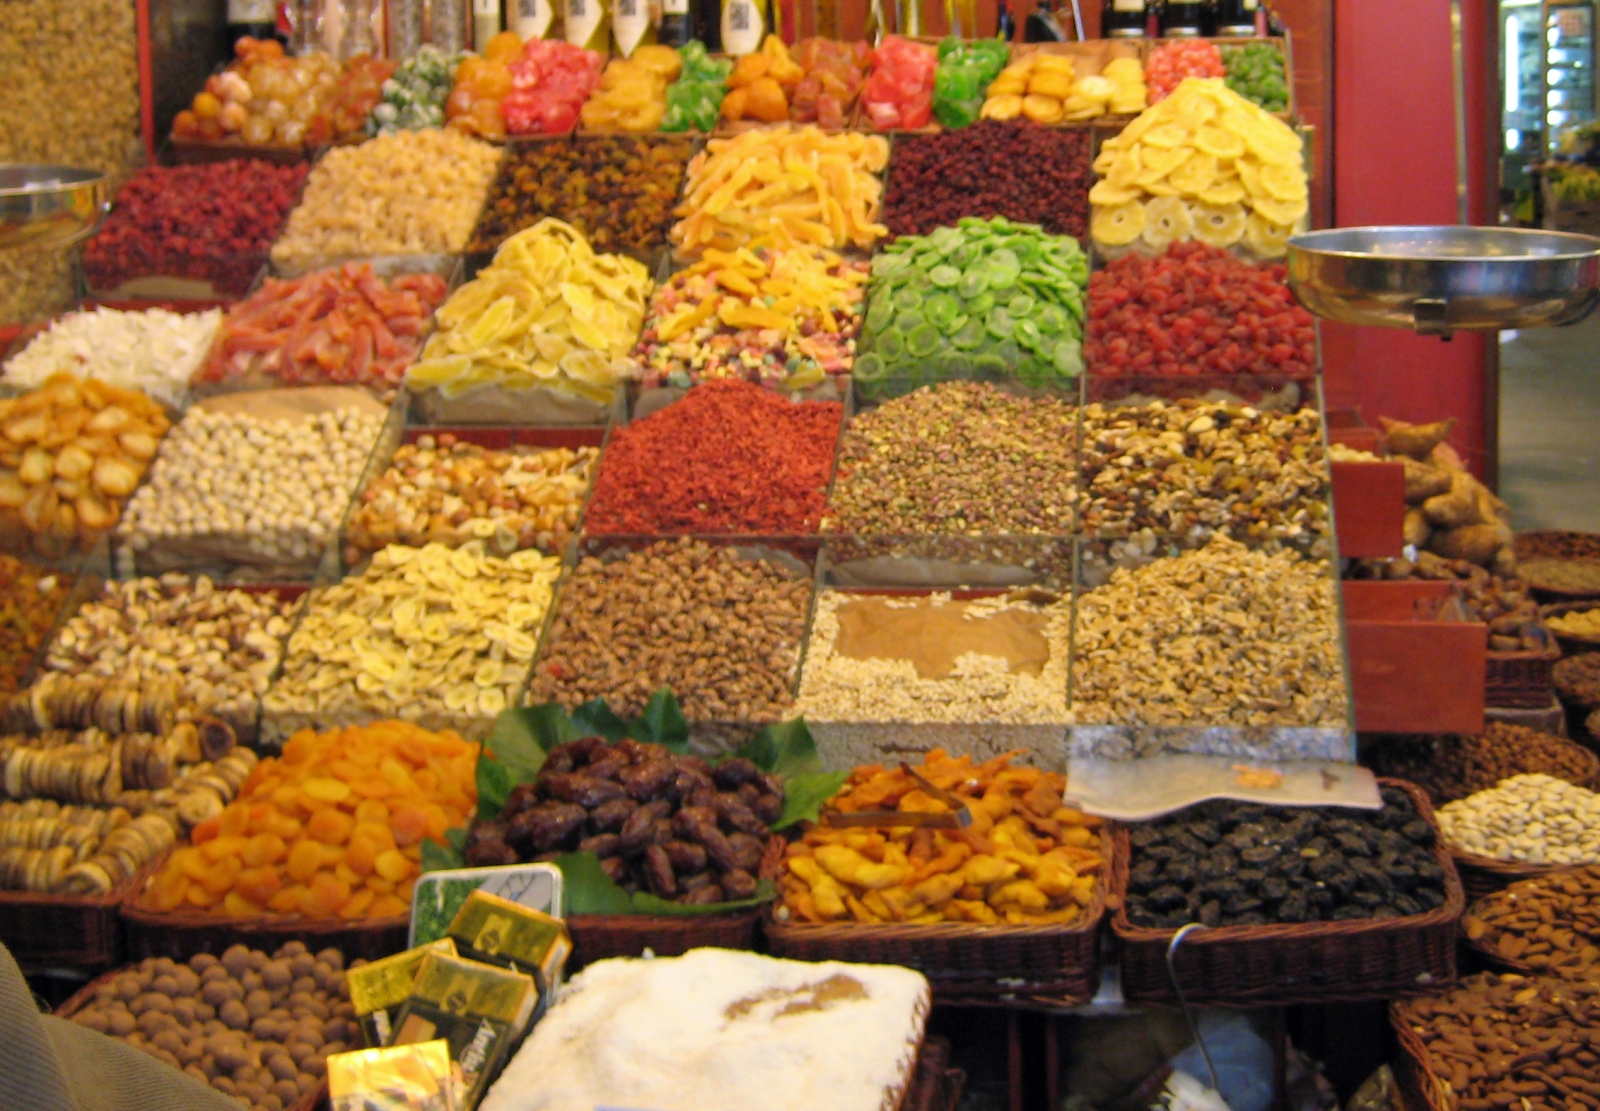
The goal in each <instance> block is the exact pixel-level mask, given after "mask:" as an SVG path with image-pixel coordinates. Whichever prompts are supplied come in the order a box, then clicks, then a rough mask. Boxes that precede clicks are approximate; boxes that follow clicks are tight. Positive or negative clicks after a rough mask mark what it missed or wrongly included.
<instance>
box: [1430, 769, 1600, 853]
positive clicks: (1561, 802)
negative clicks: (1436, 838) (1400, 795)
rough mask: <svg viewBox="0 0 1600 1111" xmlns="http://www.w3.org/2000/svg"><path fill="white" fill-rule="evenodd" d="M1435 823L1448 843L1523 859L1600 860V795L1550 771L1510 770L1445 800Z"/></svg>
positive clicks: (1458, 846)
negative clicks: (1526, 772) (1484, 786)
mask: <svg viewBox="0 0 1600 1111" xmlns="http://www.w3.org/2000/svg"><path fill="white" fill-rule="evenodd" d="M1438 816H1439V829H1440V831H1442V832H1443V833H1444V836H1445V840H1447V841H1449V842H1450V844H1451V846H1452V847H1454V848H1457V849H1460V850H1462V851H1464V852H1469V853H1474V854H1476V855H1478V856H1487V857H1490V858H1491V859H1494V860H1515V861H1521V862H1523V863H1526V864H1600V795H1597V794H1595V793H1594V792H1593V791H1590V790H1587V789H1585V788H1583V787H1575V786H1573V785H1572V784H1570V783H1567V782H1565V781H1564V780H1560V779H1555V778H1553V777H1551V776H1548V775H1538V774H1530V775H1514V776H1512V777H1511V778H1510V779H1507V780H1503V781H1502V782H1501V783H1500V784H1499V785H1498V786H1496V787H1493V788H1491V789H1489V790H1487V791H1479V792H1478V793H1477V794H1474V795H1468V796H1467V797H1466V798H1464V799H1458V800H1457V801H1455V802H1452V803H1447V804H1446V805H1444V806H1441V807H1440V808H1439V811H1438Z"/></svg>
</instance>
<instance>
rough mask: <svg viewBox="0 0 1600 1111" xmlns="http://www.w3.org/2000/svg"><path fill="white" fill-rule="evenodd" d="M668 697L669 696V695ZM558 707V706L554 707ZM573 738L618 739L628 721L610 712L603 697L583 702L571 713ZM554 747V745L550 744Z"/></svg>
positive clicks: (624, 731) (624, 734) (623, 733)
mask: <svg viewBox="0 0 1600 1111" xmlns="http://www.w3.org/2000/svg"><path fill="white" fill-rule="evenodd" d="M668 697H671V696H670V695H669V696H668ZM556 708H557V709H560V707H556ZM572 727H573V728H572V731H573V736H572V737H569V738H567V739H568V740H573V739H575V738H577V737H590V736H599V737H604V738H605V739H606V740H608V741H620V740H622V738H624V737H626V736H627V735H628V723H627V722H625V721H623V720H622V719H621V718H619V717H618V716H617V715H616V714H614V713H612V712H611V707H610V706H607V705H606V701H605V699H603V698H596V699H595V700H594V701H592V702H585V703H584V704H583V705H582V706H579V707H578V708H577V709H576V710H574V711H573V713H572ZM551 747H552V748H553V747H555V746H554V745H552V746H551Z"/></svg>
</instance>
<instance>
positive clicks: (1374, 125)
mask: <svg viewBox="0 0 1600 1111" xmlns="http://www.w3.org/2000/svg"><path fill="white" fill-rule="evenodd" d="M1487 3H1488V0H1463V4H1462V7H1463V19H1462V29H1463V32H1464V44H1463V58H1464V61H1465V63H1466V74H1467V84H1466V107H1467V155H1468V166H1469V171H1470V173H1469V183H1468V199H1469V218H1470V220H1471V222H1473V223H1475V224H1481V223H1485V222H1489V221H1491V220H1493V219H1494V218H1495V217H1494V214H1492V213H1488V212H1486V211H1485V207H1486V206H1485V204H1484V198H1485V196H1486V189H1485V184H1484V182H1485V174H1486V173H1487V172H1488V170H1489V166H1488V165H1487V162H1488V159H1487V157H1486V154H1485V149H1484V148H1485V143H1484V140H1483V137H1484V132H1485V127H1486V123H1485V112H1486V110H1487V108H1488V92H1487V89H1488V88H1490V87H1493V86H1492V85H1491V84H1487V83H1486V81H1487V82H1494V83H1497V82H1498V78H1497V77H1496V76H1495V75H1494V74H1492V73H1488V72H1486V70H1487V65H1486V59H1487V55H1488V51H1487V44H1486V35H1487V27H1488V15H1487V8H1486V4H1487ZM1334 36H1335V38H1334V78H1333V95H1334V112H1333V123H1334V142H1333V160H1332V163H1333V182H1334V219H1335V223H1336V224H1338V225H1339V226H1342V227H1350V226H1355V225H1360V224H1453V223H1455V222H1456V150H1455V110H1454V93H1453V84H1452V81H1453V79H1452V70H1451V57H1450V4H1449V2H1448V0H1385V2H1384V3H1381V4H1380V3H1373V2H1372V0H1336V2H1335V8H1334ZM1493 342H1494V336H1493V334H1492V333H1487V334H1484V333H1479V334H1466V335H1458V336H1457V337H1456V338H1455V339H1453V340H1451V341H1450V342H1448V343H1446V342H1443V341H1441V340H1438V339H1425V338H1423V337H1421V336H1417V335H1413V334H1411V333H1409V332H1403V331H1400V330H1398V329H1390V328H1353V327H1348V326H1344V325H1333V324H1324V326H1323V358H1324V368H1325V371H1326V383H1327V391H1328V403H1329V405H1330V407H1333V408H1346V407H1351V406H1354V407H1356V408H1358V409H1360V410H1361V412H1362V413H1363V415H1364V416H1365V417H1366V418H1367V420H1368V421H1371V422H1374V423H1375V422H1376V419H1377V417H1378V416H1379V415H1380V414H1381V415H1383V416H1391V417H1397V418H1400V419H1403V420H1420V421H1429V420H1436V419H1439V418H1442V417H1454V418H1455V420H1456V429H1455V432H1454V434H1453V435H1452V436H1451V441H1452V443H1454V444H1455V445H1457V447H1458V448H1459V449H1460V450H1461V451H1462V454H1463V455H1464V456H1465V458H1466V460H1467V462H1468V464H1469V466H1471V467H1473V469H1474V470H1477V471H1478V472H1479V473H1480V474H1481V473H1482V465H1483V460H1484V445H1485V421H1486V414H1487V411H1488V410H1487V406H1486V404H1485V382H1486V366H1487V364H1486V358H1487V355H1488V344H1491V343H1493Z"/></svg>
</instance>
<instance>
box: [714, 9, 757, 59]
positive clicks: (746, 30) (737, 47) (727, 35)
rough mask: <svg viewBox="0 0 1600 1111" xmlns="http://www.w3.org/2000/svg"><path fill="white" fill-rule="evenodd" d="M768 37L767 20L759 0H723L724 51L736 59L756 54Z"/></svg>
mask: <svg viewBox="0 0 1600 1111" xmlns="http://www.w3.org/2000/svg"><path fill="white" fill-rule="evenodd" d="M765 37H766V20H765V19H763V18H762V15H761V5H760V3H758V0H723V2H722V49H723V50H724V51H725V52H727V53H729V54H732V55H733V56H734V57H735V58H737V57H739V56H740V55H741V54H754V53H755V52H756V51H757V50H760V49H761V40H762V39H763V38H765Z"/></svg>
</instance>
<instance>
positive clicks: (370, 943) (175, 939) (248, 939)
mask: <svg viewBox="0 0 1600 1111" xmlns="http://www.w3.org/2000/svg"><path fill="white" fill-rule="evenodd" d="M147 878H148V874H147V875H146V877H141V878H140V879H139V880H138V881H137V882H136V883H135V885H134V887H133V890H134V891H135V892H137V894H133V895H131V896H130V897H128V898H126V899H124V901H123V903H122V910H121V915H122V921H123V929H124V930H125V932H126V934H127V953H128V956H129V957H130V958H131V959H135V960H140V959H143V958H145V957H171V958H172V959H173V960H184V961H186V960H188V959H189V958H190V957H192V956H194V955H195V954H196V953H221V952H223V951H224V950H226V949H227V948H228V946H230V945H236V944H244V945H249V946H251V947H252V948H256V949H276V948H277V947H278V946H280V945H282V944H284V943H285V942H288V941H300V942H304V943H305V945H306V947H307V948H309V949H311V950H313V951H315V950H317V949H326V948H329V947H332V948H334V949H337V950H339V951H340V952H341V953H343V954H344V955H345V957H346V958H347V959H348V960H357V959H364V960H369V961H373V960H377V959H378V958H379V957H387V956H389V955H390V954H391V953H398V952H400V951H401V950H402V949H404V948H405V947H406V935H407V932H408V931H409V929H410V926H411V916H410V915H409V914H400V915H395V916H393V917H390V918H375V919H371V920H351V919H347V918H332V919H312V918H305V917H302V916H301V915H281V914H262V915H254V916H251V917H247V918H245V917H240V918H234V917H228V916H226V915H217V914H206V913H204V912H202V911H191V912H187V913H185V912H176V913H174V912H169V913H165V914H163V913H161V912H159V911H154V910H150V909H149V908H147V907H145V906H144V905H143V904H142V898H143V894H144V888H145V884H146V879H147Z"/></svg>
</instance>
